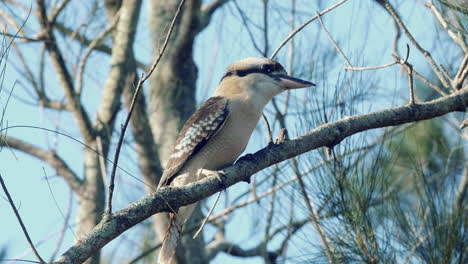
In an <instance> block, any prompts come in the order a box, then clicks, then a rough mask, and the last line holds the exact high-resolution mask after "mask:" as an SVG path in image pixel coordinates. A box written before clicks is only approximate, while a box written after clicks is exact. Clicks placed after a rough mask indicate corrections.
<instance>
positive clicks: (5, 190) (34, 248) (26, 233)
mask: <svg viewBox="0 0 468 264" xmlns="http://www.w3.org/2000/svg"><path fill="white" fill-rule="evenodd" d="M0 184H1V185H2V188H3V191H4V192H5V194H6V196H7V198H8V202H9V203H10V205H11V208H12V209H13V212H14V213H15V215H16V218H17V219H18V222H19V224H20V225H21V229H22V230H23V233H24V236H25V237H26V240H28V243H29V246H30V247H31V249H32V251H33V252H34V255H35V256H36V258H37V259H38V260H39V262H40V263H44V264H45V263H46V262H45V261H44V260H43V259H42V258H41V256H40V255H39V252H37V250H36V247H34V243H33V242H32V240H31V237H30V236H29V234H28V231H27V229H26V226H25V225H24V223H23V220H21V216H20V215H19V213H18V210H17V209H16V206H15V203H14V202H13V199H12V198H11V196H10V193H9V192H8V189H7V187H6V185H5V182H4V181H3V177H2V175H0Z"/></svg>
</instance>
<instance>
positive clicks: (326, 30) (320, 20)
mask: <svg viewBox="0 0 468 264" xmlns="http://www.w3.org/2000/svg"><path fill="white" fill-rule="evenodd" d="M317 18H318V21H319V22H320V25H321V26H322V28H323V31H325V33H326V34H327V36H328V39H330V41H331V43H332V44H333V46H335V49H336V50H337V51H338V53H340V54H341V56H343V58H344V59H345V61H346V62H347V63H348V65H349V66H350V67H353V64H351V61H349V59H348V57H346V55H345V54H344V52H343V51H342V50H341V48H340V46H338V43H336V41H335V40H334V39H333V37H332V36H331V34H330V32H329V31H328V29H327V27H325V24H324V23H323V21H322V18H320V13H319V12H317Z"/></svg>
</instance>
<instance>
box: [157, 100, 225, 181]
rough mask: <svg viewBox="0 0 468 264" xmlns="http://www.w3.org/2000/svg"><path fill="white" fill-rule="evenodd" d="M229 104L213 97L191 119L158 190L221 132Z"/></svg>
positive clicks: (175, 147)
mask: <svg viewBox="0 0 468 264" xmlns="http://www.w3.org/2000/svg"><path fill="white" fill-rule="evenodd" d="M227 104H228V101H227V99H226V98H223V97H220V96H215V97H211V98H210V99H208V100H207V101H206V102H205V103H204V104H203V106H202V107H200V109H198V110H197V111H196V112H195V113H194V114H193V115H192V116H191V117H190V118H189V120H188V121H187V122H186V123H185V125H184V127H183V128H182V130H181V132H180V134H179V136H178V138H177V140H176V143H175V146H174V149H173V151H172V154H171V156H170V157H169V160H168V162H167V165H166V169H165V170H164V174H163V176H162V177H161V180H160V181H159V185H158V188H159V187H161V186H164V185H168V184H169V183H170V182H171V181H172V179H173V177H174V176H175V175H176V174H177V173H178V172H179V171H180V170H181V169H182V167H183V165H184V164H185V163H186V162H187V160H188V159H189V158H190V157H191V156H192V155H193V154H195V153H197V152H198V150H200V149H201V148H202V147H203V146H204V145H205V144H206V142H208V140H210V138H212V137H213V136H214V135H215V134H216V133H217V132H218V131H219V129H220V128H221V127H222V126H223V124H224V122H225V121H226V118H227V116H228V115H229V111H228V109H227Z"/></svg>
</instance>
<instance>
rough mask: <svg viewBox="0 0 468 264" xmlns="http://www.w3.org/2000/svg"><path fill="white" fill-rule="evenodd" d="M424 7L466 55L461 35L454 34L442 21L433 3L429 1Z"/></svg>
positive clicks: (466, 49)
mask: <svg viewBox="0 0 468 264" xmlns="http://www.w3.org/2000/svg"><path fill="white" fill-rule="evenodd" d="M426 6H427V7H429V8H430V9H431V11H432V13H434V16H435V17H436V19H437V21H438V22H439V24H440V25H441V26H442V28H443V29H445V30H446V31H447V34H448V35H449V37H450V38H451V39H452V40H453V41H454V42H455V43H457V44H458V45H459V46H460V47H461V48H462V49H463V52H464V53H465V54H467V53H468V47H467V46H466V43H465V41H464V37H463V35H462V34H460V32H454V31H452V30H451V29H450V27H449V25H448V23H447V21H445V19H444V16H443V15H442V14H441V13H440V11H439V10H438V9H437V7H436V6H435V5H434V3H433V1H429V3H426Z"/></svg>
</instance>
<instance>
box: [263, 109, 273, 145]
mask: <svg viewBox="0 0 468 264" xmlns="http://www.w3.org/2000/svg"><path fill="white" fill-rule="evenodd" d="M262 118H263V121H265V125H266V128H267V131H268V144H271V143H273V136H272V134H271V127H270V123H269V122H268V119H267V118H266V116H265V114H264V113H262Z"/></svg>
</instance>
